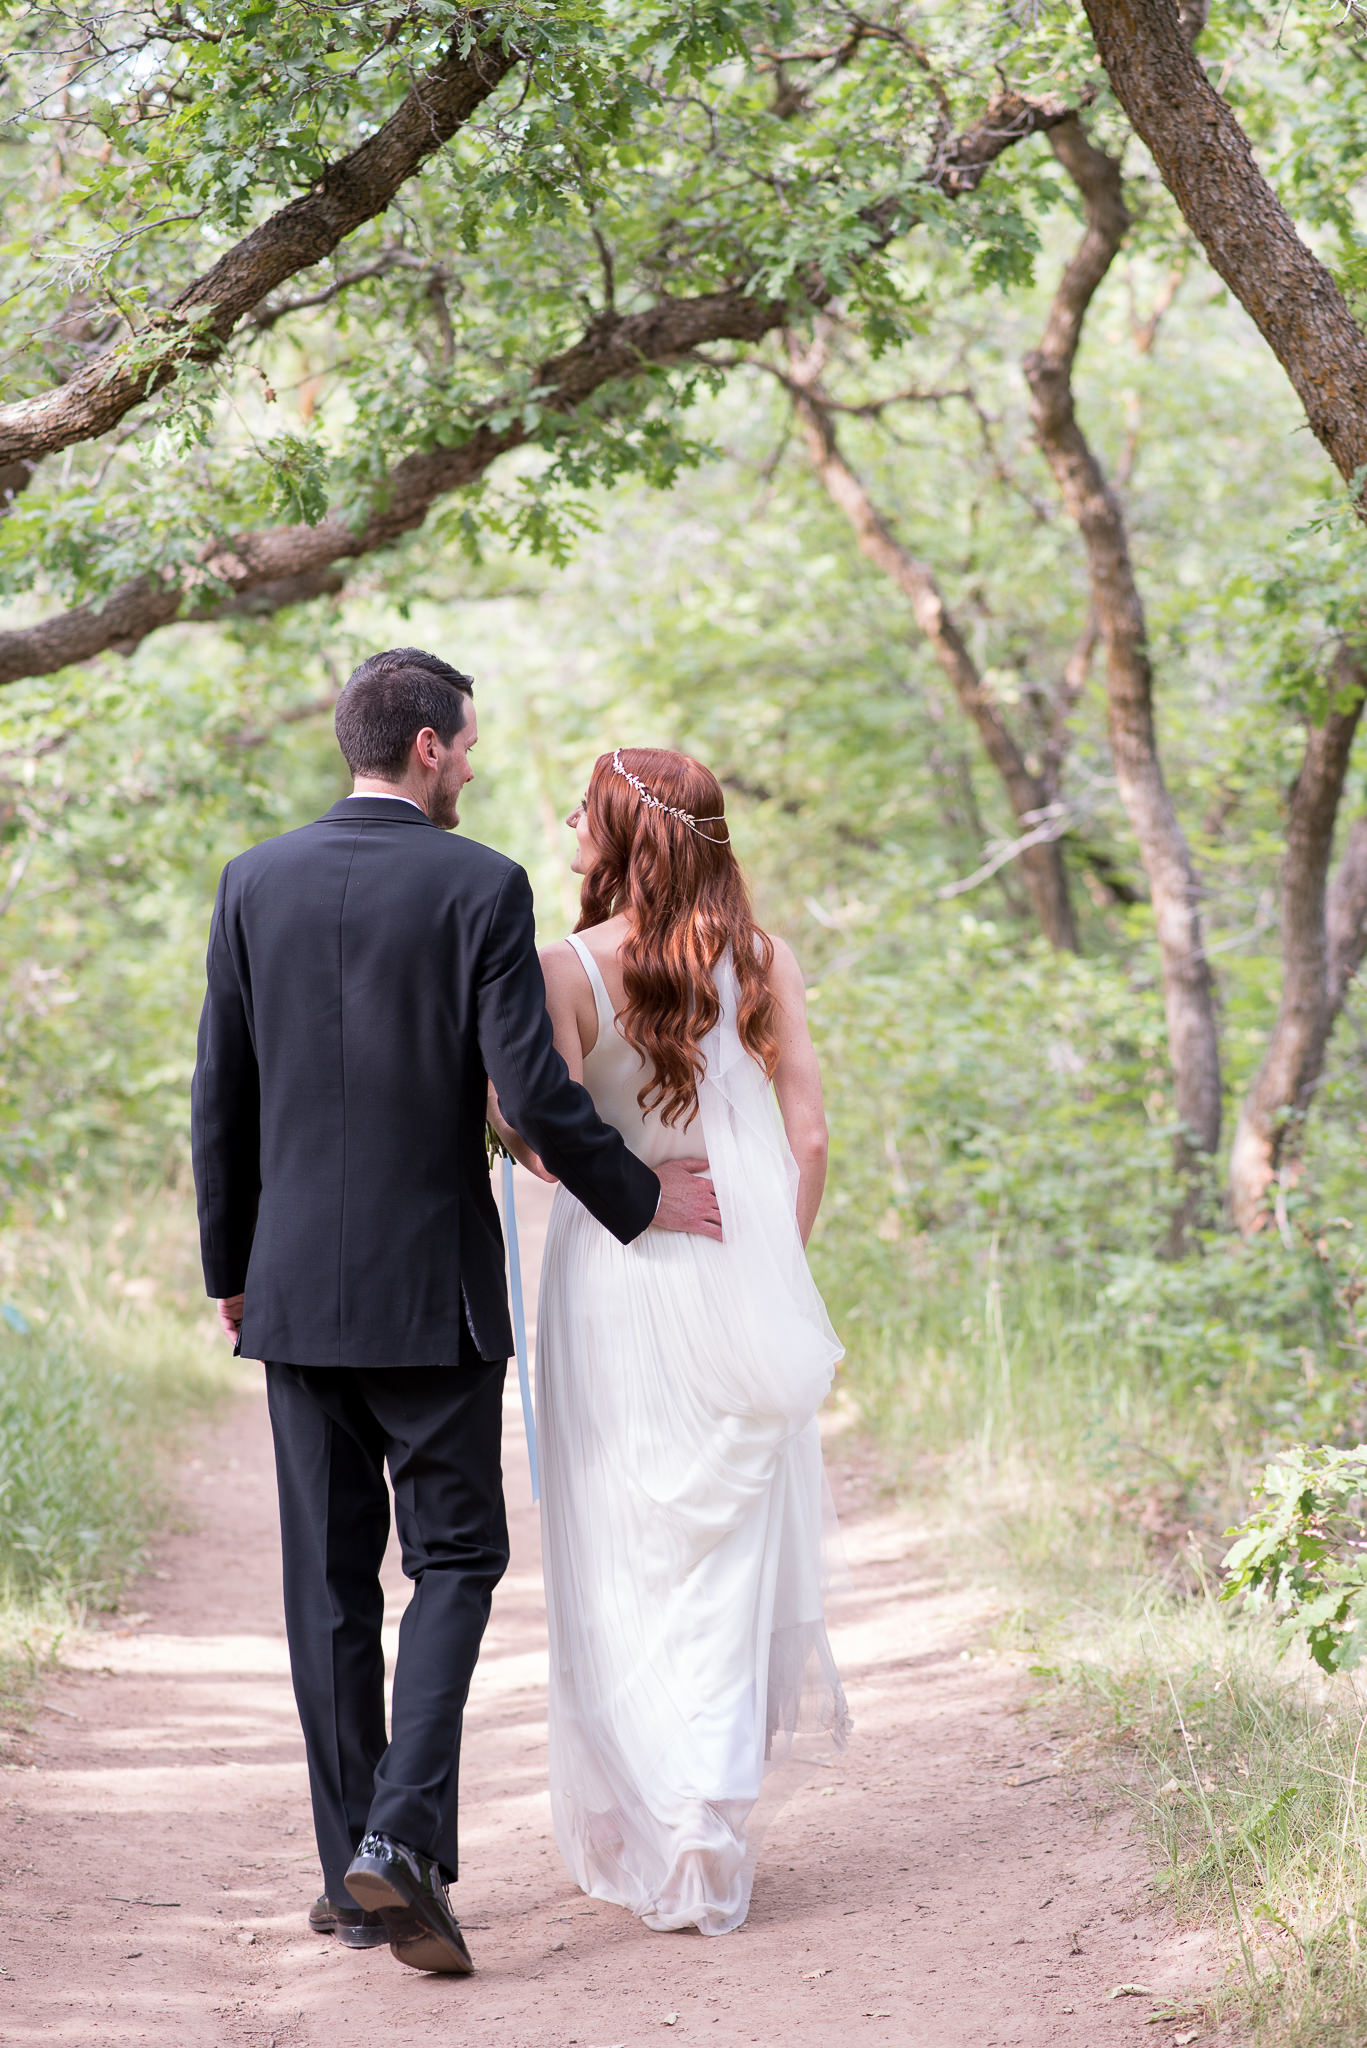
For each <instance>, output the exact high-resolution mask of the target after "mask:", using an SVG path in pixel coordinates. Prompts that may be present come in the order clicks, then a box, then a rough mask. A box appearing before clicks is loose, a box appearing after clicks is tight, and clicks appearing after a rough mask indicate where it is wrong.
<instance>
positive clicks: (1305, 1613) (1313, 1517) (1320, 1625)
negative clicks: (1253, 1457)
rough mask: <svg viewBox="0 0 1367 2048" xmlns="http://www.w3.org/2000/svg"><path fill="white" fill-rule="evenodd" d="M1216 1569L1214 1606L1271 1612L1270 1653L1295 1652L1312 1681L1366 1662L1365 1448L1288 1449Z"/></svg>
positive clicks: (1268, 1475)
mask: <svg viewBox="0 0 1367 2048" xmlns="http://www.w3.org/2000/svg"><path fill="white" fill-rule="evenodd" d="M1256 1498H1257V1499H1259V1500H1261V1501H1262V1502H1263V1505H1262V1506H1261V1507H1259V1508H1257V1509H1255V1511H1254V1513H1253V1514H1251V1515H1250V1516H1249V1518H1248V1520H1247V1521H1246V1522H1245V1523H1244V1524H1243V1526H1242V1528H1240V1529H1239V1530H1237V1531H1232V1532H1231V1533H1232V1534H1234V1535H1235V1536H1236V1538H1237V1540H1236V1541H1235V1543H1234V1544H1233V1545H1232V1547H1231V1548H1230V1550H1229V1551H1228V1552H1227V1554H1226V1556H1225V1559H1224V1566H1225V1570H1226V1572H1227V1574H1228V1577H1227V1579H1226V1583H1225V1586H1224V1589H1223V1596H1222V1597H1223V1598H1224V1599H1226V1600H1234V1599H1238V1598H1240V1597H1244V1598H1247V1599H1249V1600H1252V1601H1254V1602H1268V1603H1271V1604H1273V1605H1274V1606H1275V1607H1276V1608H1277V1609H1278V1610H1279V1612H1280V1614H1281V1621H1280V1624H1279V1627H1278V1643H1279V1645H1280V1647H1281V1648H1282V1649H1283V1650H1285V1649H1287V1648H1289V1647H1290V1645H1291V1644H1292V1643H1295V1642H1303V1643H1304V1644H1305V1647H1306V1649H1307V1650H1308V1651H1309V1652H1310V1655H1311V1656H1312V1657H1313V1658H1314V1660H1315V1662H1316V1664H1318V1665H1319V1667H1320V1669H1321V1671H1327V1672H1336V1671H1351V1670H1353V1669H1354V1668H1355V1667H1356V1666H1357V1665H1358V1664H1360V1663H1361V1662H1362V1659H1363V1655H1364V1653H1367V1446H1365V1445H1354V1446H1353V1447H1352V1448H1351V1449H1347V1450H1334V1449H1332V1448H1330V1447H1327V1446H1318V1447H1315V1446H1310V1445H1307V1444H1294V1445H1293V1446H1292V1447H1291V1448H1290V1449H1289V1450H1287V1451H1284V1452H1282V1454H1281V1455H1280V1456H1279V1457H1278V1458H1277V1459H1276V1461H1275V1462H1274V1463H1273V1464H1271V1465H1269V1466H1268V1468H1267V1470H1266V1472H1265V1473H1264V1474H1263V1479H1262V1483H1261V1485H1260V1486H1259V1488H1258V1493H1257V1496H1256Z"/></svg>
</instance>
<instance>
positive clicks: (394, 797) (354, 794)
mask: <svg viewBox="0 0 1367 2048" xmlns="http://www.w3.org/2000/svg"><path fill="white" fill-rule="evenodd" d="M358 797H375V798H377V799H378V801H379V802H380V803H382V804H413V808H414V810H415V811H416V812H417V813H418V815H419V817H422V818H425V817H426V816H427V813H426V811H425V810H424V809H423V807H422V805H421V804H414V803H413V799H412V797H411V796H400V795H399V794H398V792H397V791H393V792H391V791H389V790H387V789H353V790H352V791H351V793H350V795H349V796H348V797H347V802H348V803H349V804H350V803H355V801H356V799H357V798H358Z"/></svg>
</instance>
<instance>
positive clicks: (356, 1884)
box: [346, 1870, 475, 1977]
mask: <svg viewBox="0 0 1367 2048" xmlns="http://www.w3.org/2000/svg"><path fill="white" fill-rule="evenodd" d="M346 1888H347V1890H348V1891H349V1892H350V1893H351V1896H352V1898H353V1899H355V1901H356V1903H357V1904H358V1905H360V1906H363V1907H364V1908H365V1910H366V1912H367V1913H380V1914H383V1915H384V1918H385V1923H386V1933H385V1939H386V1940H387V1941H388V1943H389V1948H390V1953H391V1954H392V1955H393V1957H394V1959H395V1961H396V1962H400V1963H406V1964H407V1965H408V1967H409V1969H410V1970H438V1971H440V1972H442V1974H443V1975H445V1976H448V1977H471V1976H473V1975H474V1969H475V1966H474V1964H473V1963H472V1962H471V1960H470V1958H469V1956H468V1955H467V1954H466V1953H465V1951H464V1950H463V1949H459V1948H457V1947H456V1946H455V1944H454V1943H453V1942H450V1941H448V1940H447V1938H446V1936H445V1935H444V1934H440V1933H438V1931H437V1930H436V1928H434V1927H429V1926H428V1924H427V1921H426V1920H425V1919H424V1918H423V1915H422V1911H421V1908H420V1907H418V1906H416V1905H414V1903H413V1901H412V1900H411V1899H407V1898H405V1897H404V1895H403V1893H402V1892H401V1891H400V1890H399V1887H398V1886H397V1885H396V1884H391V1882H390V1880H389V1879H388V1878H387V1877H384V1876H382V1875H381V1874H380V1872H379V1871H378V1870H356V1871H349V1872H348V1873H347V1881H346ZM403 1920H406V1921H407V1922H408V1923H409V1927H410V1928H411V1929H412V1932H411V1934H410V1933H409V1931H408V1929H406V1928H403V1927H402V1926H400V1927H396V1926H394V1925H393V1922H394V1921H403Z"/></svg>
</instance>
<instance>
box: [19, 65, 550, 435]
mask: <svg viewBox="0 0 1367 2048" xmlns="http://www.w3.org/2000/svg"><path fill="white" fill-rule="evenodd" d="M516 62H517V56H516V53H515V52H513V51H509V50H508V49H506V48H504V47H503V45H502V44H500V43H494V44H492V45H491V46H490V47H489V48H488V49H481V48H478V47H476V48H474V49H472V50H470V51H469V52H468V54H467V55H465V56H462V55H461V54H460V53H459V51H452V52H450V53H449V54H448V55H447V56H446V57H444V58H443V59H442V61H441V63H440V64H438V65H437V66H436V67H435V68H434V69H433V70H432V71H430V72H428V74H427V76H426V77H425V78H420V79H419V80H418V82H417V83H416V85H414V87H413V89H412V91H411V92H410V93H409V94H408V95H407V97H406V98H405V99H404V101H403V102H402V104H401V105H400V106H399V107H398V108H397V110H396V111H395V112H394V113H393V114H392V115H391V116H390V118H389V120H387V121H386V122H385V124H384V126H383V127H382V128H380V129H379V130H377V132H376V133H375V134H374V135H372V136H370V137H369V138H368V139H367V140H366V141H365V142H363V143H362V144H361V145H360V147H359V148H358V149H353V150H352V151H351V153H350V155H349V156H344V157H341V158H339V159H338V161H337V162H336V163H335V164H330V165H329V166H328V168H327V170H325V171H324V172H323V175H322V177H321V178H320V179H319V180H318V183H317V184H316V185H315V186H314V187H313V189H312V190H311V191H309V192H305V193H303V194H302V195H301V196H300V197H299V198H298V199H293V200H291V201H290V203H289V205H288V206H284V207H282V208H281V209H280V211H279V212H278V213H273V214H272V215H271V217H270V219H269V220H265V221H263V222H262V223H261V225H260V227H258V228H254V229H253V230H252V232H251V234H249V235H247V236H245V237H244V239H243V240H242V241H240V242H238V243H237V244H236V245H235V246H234V247H233V248H231V249H229V250H228V251H227V252H226V254H224V255H222V256H220V257H219V259H218V261H217V263H215V264H214V265H213V266H212V268H211V269H209V270H206V271H205V273H204V275H203V276H202V277H197V278H195V279H194V281H193V282H192V283H191V284H188V285H187V286H186V287H185V289H184V291H182V292H181V293H179V295H178V296H177V297H176V298H174V299H172V301H171V303H170V305H169V306H167V307H166V308H165V309H164V310H162V311H160V312H157V313H155V314H154V315H152V322H153V323H155V324H154V325H153V330H152V331H153V335H154V337H155V338H154V340H153V341H152V342H151V343H150V344H149V338H148V331H147V329H144V330H143V332H142V333H141V334H139V335H137V336H135V337H134V339H133V340H132V341H131V342H122V343H120V344H119V345H118V346H117V347H116V348H112V349H106V350H105V351H104V353H103V354H101V355H98V356H96V357H95V358H94V359H93V360H92V361H91V362H88V363H86V364H85V365H84V366H83V367H82V368H81V369H80V370H78V371H77V373H76V375H75V376H74V377H72V378H70V379H69V380H68V382H67V383H65V384H58V385H55V386H54V387H53V389H52V390H50V391H44V392H41V393H40V394H39V395H38V396H37V397H36V398H24V399H20V400H18V401H17V402H16V403H14V404H13V405H0V464H6V465H8V464H12V463H30V464H31V463H34V462H37V461H38V460H39V459H40V458H41V457H42V456H44V455H51V454H52V453H54V451H55V450H57V449H59V448H69V447H71V446H73V445H74V444H75V443H76V442H78V441H91V440H95V439H98V437H99V436H100V435H101V434H107V433H108V432H109V430H110V429H111V427H115V426H117V425H118V423H119V421H120V420H121V419H122V418H123V417H124V415H125V414H126V413H128V412H131V411H132V409H133V407H134V406H135V405H138V404H140V403H141V402H142V400H143V399H144V398H149V397H151V395H152V394H153V393H154V392H156V391H159V390H161V389H162V387H163V386H165V385H167V384H169V383H171V382H172V380H173V379H174V377H175V376H176V373H177V371H178V370H179V368H180V366H181V364H182V363H183V362H184V361H185V360H186V358H187V356H188V357H189V358H191V359H192V360H194V361H196V362H212V360H213V359H214V357H215V356H217V355H219V354H221V352H222V350H223V348H224V347H225V345H226V343H227V341H228V338H229V336H230V335H231V334H232V331H233V329H234V328H235V327H236V326H237V323H238V321H239V320H241V319H242V318H243V316H244V315H245V314H247V313H250V311H251V310H252V308H253V306H258V305H260V303H261V301H262V299H264V298H265V297H266V295H267V293H268V292H272V291H274V290H275V289H276V287H277V286H278V285H281V284H283V283H284V281H285V279H286V278H289V277H293V276H295V275H296V273H297V272H299V271H301V270H308V269H309V268H310V267H311V266H312V265H313V264H315V263H321V262H322V261H323V258H324V257H325V256H330V255H331V254H332V251H333V250H334V249H335V248H336V247H337V245H338V244H339V243H340V242H343V241H345V239H346V237H347V236H348V235H350V234H352V233H354V231H355V230H356V229H357V228H358V227H360V226H361V225H362V223H363V222H365V221H368V220H374V219H375V217H376V215H377V214H381V213H383V212H384V210H385V208H386V207H387V206H388V205H389V202H390V200H391V199H392V198H393V197H394V195H395V193H396V192H397V191H398V189H399V187H400V186H401V185H402V184H404V183H405V182H406V180H407V179H409V178H411V177H412V176H413V174H414V172H415V171H417V170H420V169H421V167H422V165H423V163H424V162H425V161H426V159H427V158H428V157H429V156H431V154H432V152H433V150H436V149H440V148H441V146H442V144H443V143H444V142H449V141H450V139H451V137H452V136H453V135H454V134H455V133H456V131H457V129H458V128H461V127H463V125H464V124H465V122H466V121H468V120H469V118H470V116H471V115H472V114H473V113H474V112H475V110H476V108H477V107H479V106H480V105H481V104H482V103H483V101H485V100H486V99H488V97H489V95H490V93H491V92H492V91H493V90H494V87H495V86H496V85H498V84H499V82H500V81H501V80H502V79H503V78H505V77H506V76H507V74H508V72H509V71H511V70H512V68H513V66H514V64H515V63H516ZM149 324H150V323H149Z"/></svg>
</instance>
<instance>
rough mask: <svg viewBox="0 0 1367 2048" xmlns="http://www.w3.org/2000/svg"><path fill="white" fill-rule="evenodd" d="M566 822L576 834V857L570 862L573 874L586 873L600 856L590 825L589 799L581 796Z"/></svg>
mask: <svg viewBox="0 0 1367 2048" xmlns="http://www.w3.org/2000/svg"><path fill="white" fill-rule="evenodd" d="M565 823H566V824H567V825H568V826H569V828H570V830H571V832H573V834H574V839H575V846H574V858H573V860H572V861H571V862H570V873H571V874H572V875H586V874H587V873H588V872H589V869H590V868H591V867H592V866H593V865H594V862H595V861H596V860H597V858H598V847H597V842H596V841H595V839H594V836H593V832H592V830H591V828H590V826H589V800H588V798H587V797H586V796H581V797H580V799H579V801H578V803H577V804H576V805H575V807H574V809H573V810H572V811H571V812H570V814H569V816H568V818H566V820H565Z"/></svg>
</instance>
